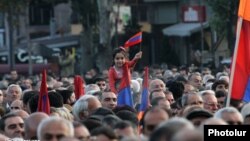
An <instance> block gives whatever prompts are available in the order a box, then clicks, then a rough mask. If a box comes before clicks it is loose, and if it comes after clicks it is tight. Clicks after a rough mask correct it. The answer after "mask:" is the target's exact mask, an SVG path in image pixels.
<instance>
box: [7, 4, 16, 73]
mask: <svg viewBox="0 0 250 141" xmlns="http://www.w3.org/2000/svg"><path fill="white" fill-rule="evenodd" d="M12 16H13V8H12V6H9V11H8V18H7V21H8V26H9V59H8V60H9V62H8V63H9V68H10V70H12V69H14V65H15V57H14V55H15V49H14V46H13V23H12V19H13V18H12Z"/></svg>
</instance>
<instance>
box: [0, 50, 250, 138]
mask: <svg viewBox="0 0 250 141" xmlns="http://www.w3.org/2000/svg"><path fill="white" fill-rule="evenodd" d="M141 57H142V52H138V53H137V54H136V55H135V57H134V59H133V60H131V61H129V60H127V59H126V50H124V49H123V48H118V49H116V50H115V51H114V54H113V65H112V66H111V67H110V68H107V69H106V70H102V71H100V72H96V71H95V70H94V69H91V70H90V71H88V72H87V73H86V74H85V75H84V76H83V77H82V78H83V80H84V83H83V85H84V95H83V96H81V97H80V98H79V99H76V98H75V94H74V89H75V88H74V76H73V75H70V76H61V77H60V76H55V75H52V74H50V73H48V76H47V87H48V97H49V101H50V106H51V107H50V114H45V113H43V112H38V111H37V107H38V99H39V91H40V85H41V75H36V76H33V77H25V76H21V75H19V74H18V72H17V71H16V70H12V71H11V72H10V74H6V75H5V76H4V77H3V78H2V80H1V82H0V105H1V106H0V116H1V119H0V131H1V132H0V140H6V141H7V140H8V139H12V140H39V141H52V140H53V141H203V140H204V139H203V127H204V125H241V124H250V104H249V103H244V102H243V101H241V100H230V105H226V101H227V100H228V98H229V97H228V87H229V74H230V70H229V69H226V68H225V69H224V70H222V71H220V72H216V73H215V72H212V71H211V70H210V68H206V67H203V68H202V69H197V68H195V67H193V66H192V67H188V66H187V67H176V66H172V67H166V66H164V67H162V66H160V65H153V66H150V67H149V77H148V78H149V86H148V104H147V105H148V106H147V109H146V111H144V114H143V116H142V118H141V119H139V118H138V112H139V107H140V104H141V93H142V90H143V79H144V72H143V71H142V72H140V71H136V70H134V69H133V67H134V65H136V62H137V60H138V59H140V58H141ZM125 73H128V76H129V80H130V87H131V93H132V97H133V106H128V105H119V103H117V97H118V93H119V90H120V82H121V79H123V78H124V76H125Z"/></svg>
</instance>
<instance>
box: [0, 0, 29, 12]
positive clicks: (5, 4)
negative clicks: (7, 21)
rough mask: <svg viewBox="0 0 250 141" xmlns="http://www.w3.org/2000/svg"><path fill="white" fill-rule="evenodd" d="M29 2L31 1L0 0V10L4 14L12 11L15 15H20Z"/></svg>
mask: <svg viewBox="0 0 250 141" xmlns="http://www.w3.org/2000/svg"><path fill="white" fill-rule="evenodd" d="M29 2H30V0H0V9H1V11H3V12H9V11H10V10H11V12H13V14H18V13H20V12H21V11H22V9H23V7H24V6H26V5H27V4H28V3H29Z"/></svg>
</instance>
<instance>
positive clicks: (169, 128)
mask: <svg viewBox="0 0 250 141" xmlns="http://www.w3.org/2000/svg"><path fill="white" fill-rule="evenodd" d="M183 129H189V130H190V129H192V130H193V129H195V127H194V125H193V124H192V123H191V122H190V121H189V120H187V119H185V118H183V117H173V118H171V119H169V120H167V121H164V122H162V123H160V125H159V126H157V128H156V129H155V130H154V131H153V133H152V135H151V137H150V140H149V141H158V140H160V139H162V138H164V139H165V140H171V139H172V138H173V136H174V135H175V134H176V133H177V132H179V131H180V130H183Z"/></svg>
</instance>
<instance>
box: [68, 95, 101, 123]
mask: <svg viewBox="0 0 250 141" xmlns="http://www.w3.org/2000/svg"><path fill="white" fill-rule="evenodd" d="M89 99H97V98H96V97H95V96H93V95H84V96H82V97H81V98H80V99H78V100H77V101H76V103H75V104H74V106H73V109H72V113H73V115H74V117H75V118H76V119H77V120H81V118H80V116H79V114H80V113H81V112H84V111H87V110H88V105H89V102H88V101H89Z"/></svg>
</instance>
